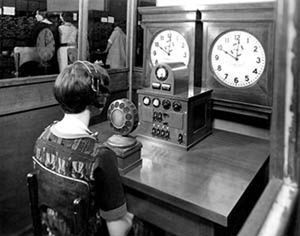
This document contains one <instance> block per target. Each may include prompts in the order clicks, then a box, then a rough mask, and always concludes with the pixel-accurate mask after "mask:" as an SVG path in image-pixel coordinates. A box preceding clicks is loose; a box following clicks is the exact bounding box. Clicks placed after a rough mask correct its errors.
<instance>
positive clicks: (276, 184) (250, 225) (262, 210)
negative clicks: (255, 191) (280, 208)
mask: <svg viewBox="0 0 300 236" xmlns="http://www.w3.org/2000/svg"><path fill="white" fill-rule="evenodd" d="M282 184H283V181H282V180H281V179H277V178H274V179H271V180H270V182H269V183H268V185H267V187H266V188H265V190H264V192H263V193H262V195H261V197H260V198H259V200H258V202H257V203H256V205H255V207H254V208H253V210H252V211H251V213H250V215H249V217H248V218H247V220H246V222H245V224H244V225H243V227H242V229H241V230H240V232H239V234H238V236H254V235H258V233H259V231H260V229H261V227H262V226H263V224H264V222H265V219H266V217H267V216H268V213H269V211H270V208H271V207H272V204H273V202H274V201H275V198H276V197H277V195H278V192H279V191H280V188H281V186H282Z"/></svg>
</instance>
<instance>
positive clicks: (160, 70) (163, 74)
mask: <svg viewBox="0 0 300 236" xmlns="http://www.w3.org/2000/svg"><path fill="white" fill-rule="evenodd" d="M155 76H156V78H157V79H158V80H160V81H165V80H166V79H167V78H168V71H167V69H166V68H165V67H164V66H158V67H157V68H156V70H155Z"/></svg>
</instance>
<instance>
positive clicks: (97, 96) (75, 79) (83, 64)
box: [54, 61, 109, 114]
mask: <svg viewBox="0 0 300 236" xmlns="http://www.w3.org/2000/svg"><path fill="white" fill-rule="evenodd" d="M108 85H109V75H108V73H107V72H106V70H105V69H103V68H102V67H101V66H99V65H97V64H92V63H90V62H88V61H76V62H74V63H73V64H72V65H69V66H67V67H66V68H65V69H64V70H63V71H62V72H61V73H60V74H59V75H58V77H57V79H56V81H55V84H54V96H55V98H56V100H57V101H58V102H59V103H60V105H61V107H62V109H63V110H64V112H65V113H71V114H76V113H80V112H82V111H84V110H85V109H86V108H87V107H88V106H90V105H92V106H95V107H97V108H103V106H104V105H105V102H106V98H107V96H108V95H109V90H108V88H107V87H108Z"/></svg>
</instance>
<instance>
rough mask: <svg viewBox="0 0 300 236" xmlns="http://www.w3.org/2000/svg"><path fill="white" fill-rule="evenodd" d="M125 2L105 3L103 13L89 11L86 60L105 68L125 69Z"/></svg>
mask: <svg viewBox="0 0 300 236" xmlns="http://www.w3.org/2000/svg"><path fill="white" fill-rule="evenodd" d="M126 20H127V0H111V1H107V6H106V9H105V10H103V11H95V10H90V11H89V19H88V42H89V44H88V47H89V55H88V60H89V61H91V62H95V61H98V62H99V63H100V64H101V65H102V66H103V67H105V68H111V69H116V68H125V67H126Z"/></svg>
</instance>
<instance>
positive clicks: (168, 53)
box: [158, 45, 170, 56]
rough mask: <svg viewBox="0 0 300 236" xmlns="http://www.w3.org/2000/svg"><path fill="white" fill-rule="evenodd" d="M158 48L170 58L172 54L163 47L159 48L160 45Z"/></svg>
mask: <svg viewBox="0 0 300 236" xmlns="http://www.w3.org/2000/svg"><path fill="white" fill-rule="evenodd" d="M158 47H159V48H160V49H161V50H162V51H163V52H165V53H166V54H167V55H168V56H170V52H167V51H166V50H165V49H164V48H163V47H161V46H159V45H158Z"/></svg>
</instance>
